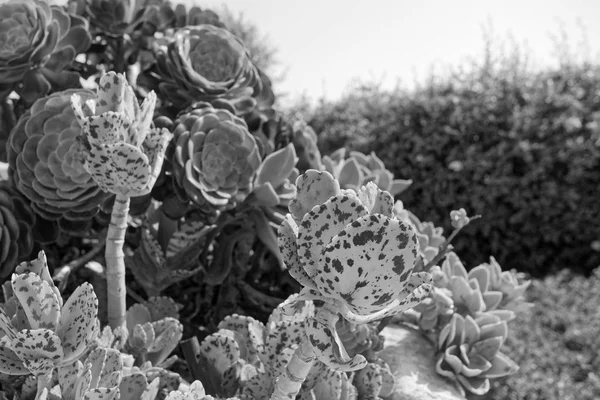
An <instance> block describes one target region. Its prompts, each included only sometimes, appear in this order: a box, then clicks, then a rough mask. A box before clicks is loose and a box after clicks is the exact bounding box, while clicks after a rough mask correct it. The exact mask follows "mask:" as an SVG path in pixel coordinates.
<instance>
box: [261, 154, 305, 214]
mask: <svg viewBox="0 0 600 400" xmlns="http://www.w3.org/2000/svg"><path fill="white" fill-rule="evenodd" d="M297 162H298V157H296V151H295V149H294V146H293V145H292V144H291V143H290V144H288V145H287V146H286V147H284V148H282V149H279V150H277V151H275V152H273V153H271V154H269V155H268V156H267V157H265V159H264V160H263V161H262V163H261V164H260V165H259V167H258V169H257V171H256V177H255V178H254V183H253V190H252V193H251V195H250V196H251V197H252V202H253V203H256V204H258V205H261V206H265V207H269V208H272V209H274V210H277V211H279V212H285V210H286V209H287V206H288V204H289V203H290V201H291V200H292V199H293V198H294V197H295V196H296V186H295V185H294V184H293V183H292V182H295V181H296V178H297V177H298V175H299V173H298V169H297V168H296V167H295V165H296V164H297ZM279 223H281V221H279Z"/></svg>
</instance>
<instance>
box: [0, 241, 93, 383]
mask: <svg viewBox="0 0 600 400" xmlns="http://www.w3.org/2000/svg"><path fill="white" fill-rule="evenodd" d="M15 272H16V273H15V274H13V276H12V280H11V289H12V290H11V293H10V294H11V295H12V297H11V298H9V299H8V300H7V303H6V304H5V308H0V341H1V342H2V346H0V353H1V356H0V360H1V362H0V371H1V372H3V373H6V374H10V375H24V374H29V373H31V374H33V375H36V376H37V377H38V379H44V380H49V377H50V376H51V374H52V371H53V370H54V369H55V368H56V367H60V366H64V365H68V364H71V363H73V362H74V361H76V360H77V359H78V358H79V357H81V356H82V355H83V354H84V352H85V351H86V350H87V349H88V347H89V346H90V345H91V344H92V342H93V341H94V338H95V336H96V335H97V318H96V317H97V313H98V299H97V298H96V295H95V293H94V289H93V288H92V286H91V285H90V284H89V283H83V284H82V285H80V286H79V287H78V288H77V289H76V290H75V291H74V292H73V294H72V295H71V296H70V297H69V299H68V300H67V301H66V302H65V303H64V304H63V300H62V297H61V296H60V293H59V291H58V289H57V288H56V286H54V283H53V281H52V278H51V277H50V273H49V271H48V265H47V263H46V257H45V255H44V253H43V252H40V254H39V255H38V258H37V259H36V260H33V261H31V262H24V263H21V264H20V265H19V266H18V267H17V268H16V271H15ZM5 295H6V293H5Z"/></svg>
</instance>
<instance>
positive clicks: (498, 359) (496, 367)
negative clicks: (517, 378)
mask: <svg viewBox="0 0 600 400" xmlns="http://www.w3.org/2000/svg"><path fill="white" fill-rule="evenodd" d="M490 361H491V363H492V367H491V368H490V369H488V370H487V371H485V372H484V373H483V374H482V375H481V376H482V377H484V378H490V379H494V378H502V377H503V376H506V375H511V374H514V373H516V372H517V371H518V370H519V366H518V365H517V363H515V362H514V361H513V360H511V359H510V358H508V356H506V355H505V354H503V353H496V355H494V358H492V359H491V360H490Z"/></svg>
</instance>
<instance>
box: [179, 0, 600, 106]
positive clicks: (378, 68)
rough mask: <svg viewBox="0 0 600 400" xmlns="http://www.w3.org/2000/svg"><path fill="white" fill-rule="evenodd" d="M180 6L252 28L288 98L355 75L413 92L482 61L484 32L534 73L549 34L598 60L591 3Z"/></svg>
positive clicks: (329, 94)
mask: <svg viewBox="0 0 600 400" xmlns="http://www.w3.org/2000/svg"><path fill="white" fill-rule="evenodd" d="M184 2H187V3H188V4H189V3H194V4H198V5H199V6H200V7H207V8H212V9H215V10H218V8H219V7H220V5H221V4H223V3H225V4H226V5H227V7H229V9H231V10H232V11H234V12H242V13H243V14H244V16H245V18H246V19H247V20H249V21H252V22H253V23H255V24H257V25H258V27H259V29H260V30H261V32H262V33H264V34H265V35H267V36H268V39H269V41H270V42H271V43H272V44H273V45H274V46H275V47H277V48H278V50H279V53H278V58H279V60H280V62H281V66H280V68H283V69H284V70H285V80H284V81H283V82H280V83H279V86H278V87H277V89H278V91H282V92H286V93H288V95H289V97H290V98H294V97H297V96H301V95H307V96H308V97H309V98H313V99H318V98H321V97H324V98H327V99H336V98H338V97H339V96H340V95H341V94H342V93H344V90H346V89H347V87H348V85H349V84H350V83H351V82H352V81H353V80H355V78H358V79H361V80H367V81H375V82H380V83H381V84H382V85H383V86H384V87H389V88H391V87H393V86H394V85H396V83H397V82H398V80H400V82H401V85H402V86H405V87H412V86H414V84H415V82H419V81H422V80H423V79H424V78H426V77H428V76H429V74H430V73H431V71H434V72H435V73H442V74H443V72H444V70H447V69H448V66H451V65H458V64H460V63H461V62H464V60H465V59H467V58H468V57H477V56H478V55H481V54H482V49H483V48H484V40H483V37H484V35H483V32H484V31H487V32H492V33H493V36H495V37H497V38H499V39H500V41H502V40H506V39H508V38H509V37H512V38H513V39H514V41H515V42H516V43H518V44H519V45H520V46H522V48H524V49H526V52H527V54H528V55H529V56H530V59H531V62H532V65H534V66H544V65H549V64H552V63H555V62H556V60H557V58H556V57H555V56H554V53H555V45H554V42H553V39H552V37H556V36H560V34H561V30H562V31H564V32H565V33H566V34H567V37H568V38H569V42H570V43H572V44H573V46H572V50H574V51H577V54H576V55H577V57H582V58H591V59H594V60H600V24H599V23H598V20H599V17H600V1H598V0H562V1H559V0H544V1H541V0H518V1H515V0H503V1H499V0H496V1H491V0H490V1H488V0H470V1H469V0H421V1H419V0H369V1H362V0H302V1H291V0H228V1H226V2H223V1H218V0H207V1H193V0H184ZM498 43H500V42H498ZM581 43H586V46H580V44H581Z"/></svg>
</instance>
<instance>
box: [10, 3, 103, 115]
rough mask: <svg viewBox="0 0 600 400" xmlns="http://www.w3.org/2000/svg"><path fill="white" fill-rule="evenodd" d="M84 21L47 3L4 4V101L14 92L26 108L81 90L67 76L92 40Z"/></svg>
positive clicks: (73, 77)
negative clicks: (54, 93) (66, 91)
mask: <svg viewBox="0 0 600 400" xmlns="http://www.w3.org/2000/svg"><path fill="white" fill-rule="evenodd" d="M87 26H88V23H87V21H86V20H85V19H83V18H81V17H78V16H75V15H71V14H68V13H67V12H65V11H64V9H63V8H62V7H59V6H50V5H49V4H48V2H47V1H45V0H12V1H8V2H6V1H4V2H2V3H0V32H1V33H0V99H2V98H4V97H5V96H6V95H8V94H9V93H10V92H11V91H12V90H16V91H17V92H18V93H19V95H20V96H21V97H22V98H23V99H24V100H25V102H26V103H28V104H31V103H33V102H34V101H35V100H36V99H38V98H40V97H42V96H44V95H46V94H47V93H48V92H50V90H51V89H53V90H55V91H56V90H62V89H67V88H70V87H76V86H78V85H79V74H78V73H75V72H71V71H68V70H66V68H67V67H68V66H69V64H70V63H71V62H72V61H73V60H74V59H75V56H77V54H79V53H81V52H83V51H85V50H87V48H88V47H89V46H90V43H91V37H90V34H89V33H88V30H87Z"/></svg>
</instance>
